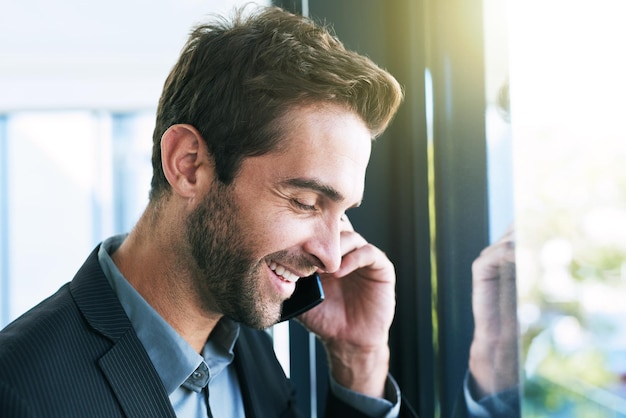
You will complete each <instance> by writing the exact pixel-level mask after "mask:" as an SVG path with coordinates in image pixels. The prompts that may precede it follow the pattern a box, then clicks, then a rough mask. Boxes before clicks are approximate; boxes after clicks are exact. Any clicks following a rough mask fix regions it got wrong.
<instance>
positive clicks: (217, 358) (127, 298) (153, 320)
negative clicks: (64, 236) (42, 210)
mask: <svg viewBox="0 0 626 418" xmlns="http://www.w3.org/2000/svg"><path fill="white" fill-rule="evenodd" d="M126 236H127V235H126V234H124V235H116V236H114V237H111V238H109V239H107V240H106V241H104V242H103V243H102V245H101V246H100V250H99V252H98V260H99V262H100V265H101V266H102V269H103V271H104V274H105V276H106V277H107V279H108V281H109V283H110V284H111V287H112V288H113V290H114V291H115V293H116V294H117V296H118V299H119V301H120V303H121V305H122V307H123V308H124V311H125V312H126V315H127V316H128V318H129V319H130V322H131V324H132V326H133V328H134V330H135V333H136V334H137V337H138V338H139V340H140V341H141V343H142V345H143V346H144V348H145V349H146V351H147V353H148V356H149V357H150V360H151V361H152V364H153V365H154V367H155V369H156V371H157V373H158V375H159V376H160V378H161V380H162V382H163V385H164V386H165V389H166V391H167V393H168V395H171V394H172V392H174V390H176V389H177V388H179V387H180V386H181V385H184V386H185V387H187V388H189V389H191V390H194V391H199V390H200V389H201V388H202V387H203V386H205V385H206V384H207V382H208V381H209V380H210V379H211V378H213V377H214V376H217V375H218V374H219V373H220V372H221V371H222V370H224V368H226V367H227V366H228V365H229V364H230V363H231V362H232V360H233V358H234V354H233V348H234V346H235V343H236V341H237V338H238V336H239V324H237V323H236V322H234V321H232V320H230V319H228V318H222V319H221V320H220V321H219V322H218V323H217V325H216V327H215V329H214V330H213V332H212V333H211V336H210V337H209V339H208V341H207V343H206V345H205V346H204V349H203V350H202V356H201V355H199V354H198V353H196V351H195V350H194V349H193V348H192V347H191V346H190V345H189V344H188V343H187V342H186V341H185V340H184V339H183V338H182V337H181V336H180V334H178V333H177V332H176V331H175V330H174V328H172V327H171V326H170V325H169V324H168V323H167V322H166V321H165V320H164V319H163V318H162V317H161V316H160V315H159V314H158V313H157V312H156V311H155V310H154V308H152V306H150V304H148V302H146V300H145V299H144V298H143V297H142V296H141V295H140V294H139V293H138V292H137V291H136V290H135V289H134V288H133V287H132V286H131V284H130V283H128V281H127V280H126V279H125V278H124V276H123V275H122V273H121V272H120V271H119V269H118V268H117V266H116V265H115V263H114V262H113V260H112V259H111V257H110V254H112V253H113V252H115V250H116V249H117V248H118V247H119V246H120V245H121V244H122V242H123V241H124V239H125V238H126Z"/></svg>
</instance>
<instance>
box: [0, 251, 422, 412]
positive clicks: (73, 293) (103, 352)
mask: <svg viewBox="0 0 626 418" xmlns="http://www.w3.org/2000/svg"><path fill="white" fill-rule="evenodd" d="M97 251H98V249H97V248H96V250H94V252H93V253H92V254H91V255H90V256H89V258H88V259H87V261H86V262H85V264H84V265H83V266H82V267H81V269H80V270H79V271H78V273H77V274H76V276H75V277H74V279H73V280H72V281H71V282H70V283H68V284H66V285H64V286H63V287H62V288H61V289H59V291H58V292H57V293H55V294H54V295H53V296H51V297H50V298H48V299H46V300H45V301H43V302H42V303H41V304H39V305H38V306H36V307H35V308H33V309H32V310H30V311H29V312H28V313H26V314H24V315H23V316H22V317H20V318H19V319H17V320H16V321H15V322H13V323H12V324H10V325H9V326H8V327H7V328H5V329H4V330H3V331H2V332H1V333H0V417H3V418H7V417H11V418H13V417H64V418H67V417H107V418H110V417H122V416H126V417H150V418H155V417H174V416H175V415H174V411H173V409H172V406H171V404H170V402H169V399H168V395H167V393H166V392H165V389H164V388H163V385H162V383H161V380H160V378H159V376H158V375H157V372H156V370H155V369H154V367H153V365H152V363H151V361H150V358H149V357H148V354H147V353H146V351H145V349H144V348H143V346H142V344H141V342H140V341H139V339H138V338H137V335H136V334H135V332H134V330H133V328H132V326H131V323H130V321H129V319H128V317H127V316H126V314H125V312H124V310H123V308H122V306H121V305H120V303H119V301H118V299H117V297H116V295H115V293H114V292H113V290H112V289H111V287H110V286H109V283H108V281H107V279H106V277H105V276H104V273H103V272H102V269H101V268H100V264H99V263H98V258H97ZM234 361H235V367H236V369H237V373H238V377H239V383H240V386H241V391H242V398H243V402H244V407H245V411H246V417H269V418H277V417H299V416H300V414H299V412H298V410H297V409H296V406H295V397H294V394H295V391H294V388H293V386H292V384H291V382H290V381H289V380H288V379H287V378H286V377H285V375H284V373H283V371H282V368H281V367H280V364H279V363H278V361H277V360H276V357H275V355H274V352H273V349H272V346H271V342H270V339H269V337H268V336H267V334H265V333H264V332H262V331H255V330H252V329H249V328H247V327H244V326H242V328H241V332H240V336H239V339H238V341H237V343H236V345H235V360H234ZM327 405H328V408H327V415H326V416H328V417H342V418H345V417H358V416H361V415H360V414H358V413H356V411H354V410H352V409H351V408H350V407H349V406H347V405H345V404H343V403H341V401H339V400H338V399H336V398H334V397H333V396H332V394H330V395H329V398H328V400H327ZM402 416H414V414H413V413H412V411H410V408H409V407H408V406H407V405H404V402H403V411H402Z"/></svg>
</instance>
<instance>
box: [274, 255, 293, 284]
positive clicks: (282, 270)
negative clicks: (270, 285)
mask: <svg viewBox="0 0 626 418" xmlns="http://www.w3.org/2000/svg"><path fill="white" fill-rule="evenodd" d="M267 266H268V267H269V268H270V269H271V270H272V271H273V272H274V273H276V275H277V276H279V277H281V278H282V279H283V280H285V281H286V282H289V283H295V282H297V281H298V279H299V278H300V276H298V275H297V274H295V273H293V272H291V271H289V270H287V268H286V267H285V266H283V265H282V264H278V263H277V262H275V261H272V260H268V261H267Z"/></svg>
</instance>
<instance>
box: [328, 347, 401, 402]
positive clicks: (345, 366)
mask: <svg viewBox="0 0 626 418" xmlns="http://www.w3.org/2000/svg"><path fill="white" fill-rule="evenodd" d="M326 351H327V355H328V362H329V366H330V371H331V374H332V376H333V378H334V379H335V381H336V382H337V383H339V384H340V385H342V386H344V387H346V388H348V389H350V390H352V391H355V392H358V393H362V394H364V395H367V396H370V397H374V398H382V397H384V394H385V383H386V381H387V375H388V373H389V357H390V354H389V347H388V346H387V345H384V346H378V347H368V348H363V347H355V346H351V345H350V344H345V343H327V344H326Z"/></svg>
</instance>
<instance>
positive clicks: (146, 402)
mask: <svg viewBox="0 0 626 418" xmlns="http://www.w3.org/2000/svg"><path fill="white" fill-rule="evenodd" d="M98 249H99V247H97V248H96V249H95V250H94V251H93V252H92V253H91V255H90V256H89V258H88V259H87V261H86V262H85V264H84V265H83V266H82V268H81V269H80V270H79V271H78V273H77V274H76V276H75V277H74V280H72V282H71V284H70V291H71V293H72V296H73V298H74V300H75V302H76V305H77V306H78V308H79V309H80V310H81V312H82V313H83V315H84V317H85V319H86V320H87V322H88V323H89V325H91V327H92V328H93V329H94V331H95V332H98V333H100V334H101V335H103V336H105V337H107V338H108V339H109V340H110V341H111V343H112V345H111V349H110V350H109V351H108V352H107V353H105V354H104V355H103V356H102V357H101V358H100V360H99V361H98V364H99V366H100V368H101V370H102V372H103V373H104V375H105V376H106V378H107V380H108V382H109V384H110V385H111V388H112V390H113V392H114V393H115V396H116V397H117V399H118V401H119V402H120V405H122V409H123V410H124V411H125V413H126V415H128V416H131V417H175V414H174V410H173V409H172V406H171V403H170V401H169V398H168V396H167V393H166V391H165V388H164V387H163V384H162V383H161V379H160V377H159V376H158V374H157V372H156V370H155V369H154V366H153V365H152V362H151V361H150V358H149V357H148V354H147V353H146V351H145V349H144V347H143V345H142V344H141V342H140V341H139V339H138V338H137V335H136V334H135V332H134V330H133V328H132V326H131V323H130V320H129V319H128V317H127V316H126V313H125V312H124V309H123V308H122V306H121V304H120V303H119V301H118V299H117V296H116V295H115V292H114V291H113V289H112V288H111V286H110V285H109V282H108V280H107V279H106V277H105V275H104V272H103V271H102V269H101V268H100V263H99V262H98V257H97V254H98Z"/></svg>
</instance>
